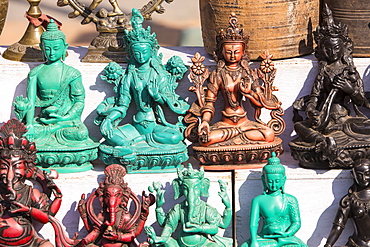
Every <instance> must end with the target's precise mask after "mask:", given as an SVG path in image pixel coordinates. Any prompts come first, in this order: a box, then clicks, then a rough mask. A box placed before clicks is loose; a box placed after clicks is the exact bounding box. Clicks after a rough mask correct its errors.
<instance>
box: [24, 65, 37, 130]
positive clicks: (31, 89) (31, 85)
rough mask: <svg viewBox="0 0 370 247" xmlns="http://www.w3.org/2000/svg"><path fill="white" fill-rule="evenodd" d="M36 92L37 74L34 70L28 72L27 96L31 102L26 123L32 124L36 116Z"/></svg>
mask: <svg viewBox="0 0 370 247" xmlns="http://www.w3.org/2000/svg"><path fill="white" fill-rule="evenodd" d="M36 94H37V76H36V74H35V72H34V71H33V70H32V71H31V72H30V73H29V74H28V84H27V98H28V101H29V103H30V105H31V106H30V109H29V110H28V112H27V113H26V125H27V127H28V128H29V126H32V124H33V119H34V117H35V103H36Z"/></svg>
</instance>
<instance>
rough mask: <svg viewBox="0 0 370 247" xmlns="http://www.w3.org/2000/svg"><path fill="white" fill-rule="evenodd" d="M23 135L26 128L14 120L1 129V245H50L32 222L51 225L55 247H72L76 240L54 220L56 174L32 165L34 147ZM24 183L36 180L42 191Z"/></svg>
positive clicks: (57, 201) (57, 194) (57, 202)
mask: <svg viewBox="0 0 370 247" xmlns="http://www.w3.org/2000/svg"><path fill="white" fill-rule="evenodd" d="M26 132H27V129H26V126H25V125H24V124H22V123H21V122H19V121H18V120H16V119H12V120H9V121H8V122H7V123H5V124H4V125H3V126H2V127H1V129H0V133H1V135H2V137H0V246H3V247H10V246H18V247H50V246H53V245H52V244H51V243H50V241H49V240H47V239H43V238H41V237H40V236H39V235H38V234H37V232H36V231H35V229H34V227H33V225H32V221H38V222H41V223H42V224H46V223H48V222H50V223H51V224H52V226H53V228H54V230H55V242H56V246H57V247H66V246H74V245H75V244H78V243H79V241H78V240H73V239H69V238H68V237H66V236H67V235H66V234H65V233H64V231H63V230H62V227H61V224H60V223H59V221H58V220H57V219H56V218H54V216H55V214H56V213H57V212H58V210H59V208H60V205H61V203H62V193H61V191H60V189H59V188H58V186H57V185H56V184H55V183H54V181H53V178H57V177H58V173H57V172H56V171H55V170H52V171H51V172H50V174H47V173H46V172H43V171H41V170H40V169H39V168H37V167H36V166H35V160H36V151H37V150H36V146H35V143H34V142H30V141H28V140H27V138H26V137H24V136H23V135H24V134H25V133H26ZM26 180H34V181H37V182H38V183H39V184H40V185H41V187H42V189H43V191H40V190H39V189H37V188H34V187H33V186H30V185H28V184H26V183H25V181H26ZM51 195H53V199H52V200H51Z"/></svg>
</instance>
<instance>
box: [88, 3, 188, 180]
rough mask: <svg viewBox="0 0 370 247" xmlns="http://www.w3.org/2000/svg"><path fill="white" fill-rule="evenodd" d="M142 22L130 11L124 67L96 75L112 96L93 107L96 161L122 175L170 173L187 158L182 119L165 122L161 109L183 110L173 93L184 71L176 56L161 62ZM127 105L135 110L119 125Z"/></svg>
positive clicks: (112, 65)
mask: <svg viewBox="0 0 370 247" xmlns="http://www.w3.org/2000/svg"><path fill="white" fill-rule="evenodd" d="M143 21H144V18H143V17H142V16H141V14H140V12H139V11H138V10H137V9H133V10H132V18H131V24H132V27H133V29H132V30H131V31H126V35H125V36H124V41H125V44H126V49H127V52H128V54H129V61H128V66H127V69H125V70H123V69H122V68H121V66H120V65H118V64H117V63H114V62H112V63H110V64H109V65H108V66H107V67H106V68H105V69H104V72H103V75H102V79H103V80H105V81H107V82H108V83H113V84H114V85H115V87H114V91H115V93H116V96H115V97H110V98H107V99H105V100H104V101H103V102H102V103H100V105H99V106H98V107H97V109H96V110H97V113H98V117H97V118H96V119H95V123H96V124H97V125H99V126H100V132H101V133H102V135H103V137H104V138H105V141H104V142H103V143H102V144H101V145H100V147H99V157H100V159H101V160H103V161H104V163H106V164H108V165H109V164H122V165H124V166H125V167H126V170H127V172H128V173H133V172H166V171H171V170H172V171H175V170H176V169H175V168H176V167H178V166H179V165H180V164H181V162H183V161H185V160H187V159H188V155H187V146H186V145H185V143H184V141H183V140H184V137H183V133H182V132H183V130H184V129H185V127H184V126H183V124H182V118H183V117H178V121H177V123H175V124H172V123H169V122H168V121H167V120H166V116H165V112H164V110H163V106H164V107H168V108H169V110H171V111H172V112H174V113H176V114H185V113H186V110H187V109H188V108H189V106H188V104H187V103H186V102H185V101H184V100H183V99H181V98H180V96H179V95H177V94H176V92H175V89H176V88H177V85H178V83H177V81H178V80H180V79H181V78H182V77H183V75H184V73H185V72H186V67H185V65H184V62H183V61H182V60H181V58H180V57H177V56H173V57H171V58H170V59H169V60H168V62H167V64H166V65H163V64H162V60H161V59H162V56H161V54H159V55H158V49H159V45H158V41H157V39H156V37H155V34H154V33H153V34H151V33H150V28H148V29H144V28H143V27H142V23H143ZM131 101H134V103H135V106H136V113H135V114H134V115H133V117H132V123H126V124H124V125H120V122H121V121H122V120H123V119H124V118H125V117H126V115H127V110H128V108H129V106H130V103H131Z"/></svg>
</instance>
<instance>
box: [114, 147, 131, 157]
mask: <svg viewBox="0 0 370 247" xmlns="http://www.w3.org/2000/svg"><path fill="white" fill-rule="evenodd" d="M132 153H133V150H132V148H129V147H125V146H118V147H114V148H113V156H114V157H122V156H126V155H129V154H132Z"/></svg>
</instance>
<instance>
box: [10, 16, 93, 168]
mask: <svg viewBox="0 0 370 247" xmlns="http://www.w3.org/2000/svg"><path fill="white" fill-rule="evenodd" d="M40 47H41V50H42V52H43V55H44V57H45V60H46V62H45V63H44V64H41V65H40V66H37V67H36V68H34V69H33V70H31V72H30V73H29V74H28V86H27V97H26V98H23V96H19V97H17V98H16V100H15V102H14V109H15V114H16V116H17V117H18V118H19V119H20V120H22V121H23V122H25V124H26V126H27V128H28V132H27V134H26V135H27V138H28V139H30V140H32V141H34V142H35V143H36V144H37V147H38V158H37V165H38V166H41V167H43V168H53V169H56V170H58V171H59V172H62V173H63V172H80V171H86V170H89V169H91V167H92V165H91V163H90V162H89V161H91V160H94V159H96V158H97V147H98V145H99V144H98V143H95V142H93V141H92V140H91V139H90V138H89V135H88V130H87V128H86V126H85V125H84V124H83V123H82V122H81V114H82V111H83V108H84V99H85V90H84V87H83V85H82V79H81V74H80V72H79V71H78V70H77V69H75V68H73V67H71V66H68V65H66V64H64V63H63V60H64V59H65V56H66V51H67V47H68V44H67V43H66V37H65V35H64V33H63V32H62V31H60V30H58V27H57V25H56V23H55V22H54V21H53V20H51V21H50V23H49V25H48V27H47V30H46V31H45V32H44V33H43V34H42V35H41V43H40ZM36 108H41V109H40V113H39V114H38V115H36V113H35V110H36ZM35 115H36V116H35Z"/></svg>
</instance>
